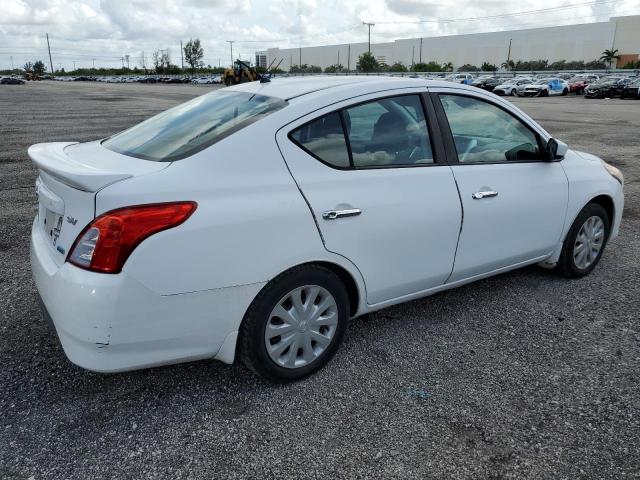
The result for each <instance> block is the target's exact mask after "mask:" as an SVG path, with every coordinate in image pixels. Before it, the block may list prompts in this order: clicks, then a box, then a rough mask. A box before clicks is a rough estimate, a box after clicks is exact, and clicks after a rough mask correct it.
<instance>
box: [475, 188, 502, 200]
mask: <svg viewBox="0 0 640 480" xmlns="http://www.w3.org/2000/svg"><path fill="white" fill-rule="evenodd" d="M497 196H498V192H496V191H495V190H481V191H479V192H476V193H472V194H471V197H472V198H473V199H474V200H482V199H483V198H489V197H497Z"/></svg>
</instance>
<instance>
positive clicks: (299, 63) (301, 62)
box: [299, 47, 302, 66]
mask: <svg viewBox="0 0 640 480" xmlns="http://www.w3.org/2000/svg"><path fill="white" fill-rule="evenodd" d="M299 50H300V63H299V65H300V66H302V47H300V49H299Z"/></svg>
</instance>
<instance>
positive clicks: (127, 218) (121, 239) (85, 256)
mask: <svg viewBox="0 0 640 480" xmlns="http://www.w3.org/2000/svg"><path fill="white" fill-rule="evenodd" d="M196 207H197V204H196V203H195V202H175V203H156V204H150V205H137V206H133V207H125V208H119V209H117V210H112V211H110V212H107V213H103V214H102V215H100V216H99V217H97V218H96V219H95V220H94V221H93V222H91V223H90V224H89V225H87V226H86V227H85V229H84V230H83V231H82V233H80V235H79V236H78V238H77V239H76V241H75V243H74V244H73V247H72V248H71V251H70V252H69V256H68V257H67V260H68V261H69V262H70V263H72V264H74V265H76V266H77V267H80V268H84V269H87V270H92V271H95V272H103V273H119V272H120V271H121V270H122V266H123V265H124V263H125V262H126V261H127V258H129V255H131V252H133V250H135V248H136V247H137V246H138V245H139V244H140V243H141V242H142V241H143V240H144V239H146V238H148V237H150V236H151V235H153V234H155V233H158V232H161V231H163V230H167V229H169V228H173V227H177V226H178V225H180V224H181V223H183V222H184V221H185V220H187V218H189V217H190V216H191V214H192V213H193V212H194V211H195V209H196Z"/></svg>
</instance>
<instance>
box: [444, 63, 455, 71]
mask: <svg viewBox="0 0 640 480" xmlns="http://www.w3.org/2000/svg"><path fill="white" fill-rule="evenodd" d="M442 71H443V72H453V63H451V62H447V63H443V64H442Z"/></svg>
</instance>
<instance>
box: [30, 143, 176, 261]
mask: <svg viewBox="0 0 640 480" xmlns="http://www.w3.org/2000/svg"><path fill="white" fill-rule="evenodd" d="M28 152H29V156H30V157H31V160H32V161H33V162H34V163H35V165H36V166H37V167H38V170H39V175H38V178H37V180H36V195H37V197H38V210H37V211H38V215H37V217H36V222H37V224H38V230H39V232H40V234H41V235H43V236H44V237H45V240H46V243H47V244H48V245H49V248H50V250H51V253H52V257H53V259H54V261H55V262H56V263H57V264H58V265H62V264H63V263H64V261H65V259H66V257H67V255H68V253H69V250H70V249H71V247H72V246H73V243H74V242H75V240H76V238H77V237H78V235H79V234H80V232H81V231H82V230H83V229H84V227H85V226H86V225H87V224H89V222H91V221H92V220H93V219H94V218H95V195H96V192H98V191H99V190H101V189H102V188H104V187H106V186H107V185H111V184H113V183H116V182H120V181H123V180H126V179H128V178H131V177H135V176H138V175H144V174H148V173H153V172H157V171H159V170H162V169H164V168H166V167H167V166H168V165H170V163H167V162H151V161H146V160H140V159H138V158H133V157H127V156H125V155H121V154H119V153H116V152H112V151H110V150H107V149H106V148H103V147H102V146H100V144H99V142H90V143H82V144H80V143H77V142H56V143H40V144H36V145H33V146H31V147H30V148H29V150H28Z"/></svg>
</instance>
